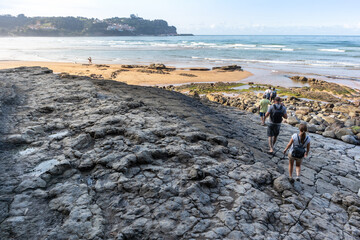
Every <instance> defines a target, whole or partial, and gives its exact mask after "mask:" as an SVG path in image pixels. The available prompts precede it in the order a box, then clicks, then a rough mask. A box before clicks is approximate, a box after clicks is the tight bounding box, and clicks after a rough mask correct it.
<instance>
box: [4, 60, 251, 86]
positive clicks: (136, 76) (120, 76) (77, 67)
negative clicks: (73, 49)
mask: <svg viewBox="0 0 360 240" xmlns="http://www.w3.org/2000/svg"><path fill="white" fill-rule="evenodd" d="M21 66H41V67H47V68H49V69H51V70H53V71H54V73H62V72H65V73H69V74H72V75H83V76H90V75H92V74H95V75H97V76H100V75H101V76H102V77H103V78H104V79H113V80H117V81H121V82H125V83H127V84H133V85H141V86H154V85H157V86H162V85H169V84H174V85H176V84H186V83H195V82H196V83H200V82H238V81H241V80H243V79H245V78H247V77H249V76H252V73H250V72H248V71H233V72H227V71H226V72H224V71H216V70H215V71H199V70H189V69H184V68H182V69H176V70H174V71H169V72H168V74H158V73H146V72H139V69H138V68H126V69H124V68H122V67H121V64H105V65H104V64H92V65H88V64H81V63H60V62H34V61H0V69H6V68H15V67H21ZM119 70H120V71H119ZM115 71H118V72H117V76H116V77H112V73H113V72H115ZM189 75H191V76H189ZM93 76H94V75H93Z"/></svg>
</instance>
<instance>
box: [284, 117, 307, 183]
mask: <svg viewBox="0 0 360 240" xmlns="http://www.w3.org/2000/svg"><path fill="white" fill-rule="evenodd" d="M306 132H307V125H306V123H300V125H299V133H295V134H293V135H292V136H291V139H290V142H289V144H288V145H287V146H286V148H285V149H284V154H286V151H287V150H288V149H289V148H290V151H289V154H288V157H289V180H290V182H292V183H293V182H294V179H293V177H292V173H293V169H294V162H296V181H300V178H299V177H300V171H301V163H302V160H303V158H304V157H307V156H308V155H309V151H310V141H311V139H310V137H309V136H306ZM305 148H306V149H305Z"/></svg>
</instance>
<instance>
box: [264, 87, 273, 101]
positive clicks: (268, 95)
mask: <svg viewBox="0 0 360 240" xmlns="http://www.w3.org/2000/svg"><path fill="white" fill-rule="evenodd" d="M271 92H272V91H271V87H269V88H268V89H266V91H265V96H266V98H267V99H269V100H270V96H271Z"/></svg>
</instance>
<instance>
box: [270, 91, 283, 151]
mask: <svg viewBox="0 0 360 240" xmlns="http://www.w3.org/2000/svg"><path fill="white" fill-rule="evenodd" d="M269 116H270V124H269V126H268V129H267V135H268V140H269V148H270V150H269V153H273V152H274V145H275V143H276V140H277V136H278V135H279V133H280V126H281V122H282V120H283V118H285V119H287V118H288V116H287V114H286V107H285V106H284V104H282V103H281V99H280V97H276V98H275V99H274V104H273V105H271V106H270V107H269V109H268V111H267V113H266V114H265V119H266V118H267V117H269Z"/></svg>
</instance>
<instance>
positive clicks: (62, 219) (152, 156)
mask: <svg viewBox="0 0 360 240" xmlns="http://www.w3.org/2000/svg"><path fill="white" fill-rule="evenodd" d="M335 107H337V106H334V107H333V108H335ZM333 108H332V109H333ZM0 110H1V111H0V120H1V123H2V124H1V125H0V131H1V138H0V239H118V240H120V239H123V240H125V239H349V240H350V239H351V240H352V239H359V238H360V196H359V195H360V192H359V186H360V175H359V173H360V159H359V152H360V147H359V146H355V145H352V144H347V143H344V142H339V141H338V140H335V139H331V138H325V137H323V136H321V135H317V134H311V137H312V139H313V145H312V151H311V155H310V157H309V159H306V160H305V161H304V167H303V170H302V178H301V182H295V183H294V184H291V183H290V182H289V181H288V179H287V177H286V175H287V174H286V172H287V170H286V169H287V165H286V164H287V159H285V158H284V157H283V156H282V154H281V151H282V149H283V148H284V147H285V145H286V143H287V142H288V140H289V138H290V136H291V135H292V133H294V132H295V131H296V128H294V127H292V126H290V125H286V124H285V125H284V126H283V127H282V130H281V136H280V138H279V141H278V144H277V146H276V153H275V154H274V155H267V154H266V153H264V151H266V146H267V139H266V128H264V127H262V126H260V125H259V124H258V117H257V116H256V115H254V114H252V113H249V112H247V111H243V110H240V109H238V108H234V107H228V106H223V105H221V104H218V103H214V102H211V101H208V100H206V99H204V100H199V99H198V98H197V97H196V96H195V97H194V98H191V97H188V96H185V95H183V94H181V93H178V92H174V91H167V90H163V89H159V88H152V87H140V86H131V85H127V84H124V83H121V82H115V81H109V80H99V79H92V78H89V77H77V76H72V75H63V76H60V75H56V74H53V73H52V71H51V70H49V69H47V68H40V67H33V68H16V69H7V70H1V71H0Z"/></svg>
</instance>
